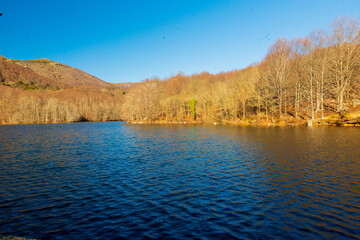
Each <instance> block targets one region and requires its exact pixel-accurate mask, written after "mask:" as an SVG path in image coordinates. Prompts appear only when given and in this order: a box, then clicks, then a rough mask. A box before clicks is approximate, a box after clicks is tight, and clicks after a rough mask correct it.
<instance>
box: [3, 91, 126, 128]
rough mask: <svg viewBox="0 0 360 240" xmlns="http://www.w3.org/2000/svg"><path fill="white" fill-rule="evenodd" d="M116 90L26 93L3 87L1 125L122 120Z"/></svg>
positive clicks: (120, 99)
mask: <svg viewBox="0 0 360 240" xmlns="http://www.w3.org/2000/svg"><path fill="white" fill-rule="evenodd" d="M122 99H123V97H122V95H121V93H119V91H117V90H108V89H100V88H78V89H68V90H60V91H24V90H20V89H16V88H10V87H4V86H0V124H18V123H59V122H78V121H111V120H121V104H122Z"/></svg>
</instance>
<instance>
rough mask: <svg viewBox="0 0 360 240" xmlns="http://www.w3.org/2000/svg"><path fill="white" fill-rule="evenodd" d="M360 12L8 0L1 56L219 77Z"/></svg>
mask: <svg viewBox="0 0 360 240" xmlns="http://www.w3.org/2000/svg"><path fill="white" fill-rule="evenodd" d="M359 11H360V0H324V1H320V0H298V1H296V0H282V1H280V0H278V1H270V0H263V1H260V0H258V1H256V0H252V1H250V0H248V1H241V0H218V1H214V0H159V1H157V0H147V1H145V0H143V1H140V0H102V1H100V0H97V1H92V0H71V1H68V0H59V1H52V0H44V1H40V0H31V1H30V0H23V1H20V0H1V1H0V12H1V13H3V16H1V17H0V32H1V34H0V55H3V56H5V57H7V58H13V59H21V60H27V59H36V58H48V59H51V60H53V61H58V62H61V63H64V64H68V65H70V66H73V67H77V68H80V69H81V70H84V71H86V72H88V73H90V74H93V75H95V76H97V77H99V78H101V79H103V80H105V81H109V82H128V81H130V82H138V81H141V80H144V79H146V78H151V77H155V76H157V77H159V78H161V79H164V78H166V77H170V76H172V75H175V74H177V73H178V72H180V71H181V72H183V73H185V74H193V73H200V72H203V71H208V72H211V73H218V72H221V71H229V70H234V69H240V68H244V67H246V66H248V65H249V64H251V63H254V62H259V61H261V60H262V59H263V57H264V56H265V54H266V52H267V50H268V48H269V46H270V45H271V44H272V43H273V42H274V41H275V40H276V39H277V38H279V37H286V38H289V39H292V38H294V37H297V36H304V35H306V34H308V33H309V32H311V31H313V30H316V29H322V28H327V26H328V25H329V24H330V23H331V22H332V21H333V20H334V19H335V18H336V17H339V16H343V15H348V16H350V17H359Z"/></svg>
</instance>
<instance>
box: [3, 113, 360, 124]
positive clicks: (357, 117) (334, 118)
mask: <svg viewBox="0 0 360 240" xmlns="http://www.w3.org/2000/svg"><path fill="white" fill-rule="evenodd" d="M120 121H126V120H110V121H72V122H65V121H60V122H20V123H19V122H18V123H16V122H1V123H0V126H1V125H30V124H58V123H84V122H120ZM126 123H127V124H139V125H142V124H144V125H148V124H159V125H186V124H187V125H194V124H205V125H215V126H218V125H233V126H259V127H272V126H277V127H279V126H280V127H283V126H308V127H316V126H337V127H360V113H356V114H354V113H348V114H341V113H336V114H333V115H329V116H326V117H324V119H321V118H317V119H296V118H294V117H292V116H287V117H283V118H278V117H273V118H272V117H271V116H268V117H267V118H266V116H261V117H257V116H253V117H250V118H245V119H244V120H242V119H237V120H232V121H230V120H206V121H204V120H201V119H197V120H193V119H191V118H184V119H183V120H177V119H174V120H169V119H160V120H152V121H150V120H143V121H126Z"/></svg>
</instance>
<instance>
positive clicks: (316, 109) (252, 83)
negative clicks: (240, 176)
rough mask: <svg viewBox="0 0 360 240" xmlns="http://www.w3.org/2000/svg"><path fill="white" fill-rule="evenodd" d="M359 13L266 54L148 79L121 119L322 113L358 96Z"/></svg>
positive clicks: (230, 118) (128, 96)
mask: <svg viewBox="0 0 360 240" xmlns="http://www.w3.org/2000/svg"><path fill="white" fill-rule="evenodd" d="M359 31H360V28H359V22H358V20H357V19H349V18H347V17H343V18H339V19H337V20H335V21H334V22H333V24H332V25H330V27H329V29H328V30H327V31H324V30H320V31H315V32H312V33H310V34H309V35H308V36H305V37H303V38H297V39H293V40H291V41H290V40H287V39H278V40H277V41H276V42H275V43H274V44H273V45H272V46H271V47H270V49H269V51H268V53H267V55H266V57H265V59H264V60H263V61H262V62H260V63H258V64H254V65H252V66H249V67H248V68H246V69H243V70H239V71H232V72H227V73H220V74H216V75H212V74H209V73H202V74H197V75H192V76H184V75H182V74H178V75H176V76H174V77H171V78H169V79H167V80H164V81H160V80H158V79H152V80H146V81H144V82H141V83H139V84H137V85H135V86H133V87H132V88H131V89H130V90H129V92H128V93H127V94H126V95H125V102H124V104H123V106H122V113H123V118H124V119H127V120H129V121H134V122H153V121H161V120H163V121H180V122H181V121H184V120H201V121H238V120H244V119H249V118H257V119H266V120H269V118H270V117H271V118H272V119H274V118H276V119H281V118H284V117H286V118H293V119H299V118H300V119H317V118H324V117H325V116H326V115H327V114H329V113H331V112H341V111H343V110H346V108H347V106H349V104H350V103H351V102H352V100H353V99H357V98H360V96H359V85H358V81H359V78H360V34H359Z"/></svg>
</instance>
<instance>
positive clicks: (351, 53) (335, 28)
mask: <svg viewBox="0 0 360 240" xmlns="http://www.w3.org/2000/svg"><path fill="white" fill-rule="evenodd" d="M359 31H360V28H359V22H358V20H357V19H349V18H347V17H342V18H339V19H337V20H335V21H334V22H333V24H332V25H331V38H330V41H331V47H330V48H329V53H330V54H329V57H330V70H331V74H332V76H331V82H330V84H331V87H332V89H333V90H334V93H335V96H336V99H337V111H341V110H343V100H344V94H345V92H346V90H347V89H348V88H351V87H352V86H353V85H354V83H355V80H356V78H355V76H354V73H355V71H356V70H357V69H358V68H359V65H360V52H359V44H360V36H359Z"/></svg>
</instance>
